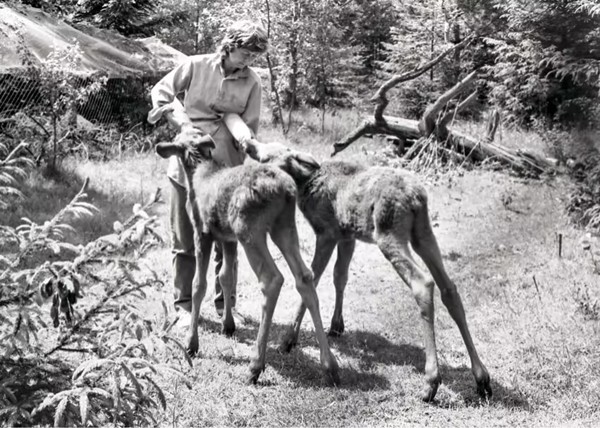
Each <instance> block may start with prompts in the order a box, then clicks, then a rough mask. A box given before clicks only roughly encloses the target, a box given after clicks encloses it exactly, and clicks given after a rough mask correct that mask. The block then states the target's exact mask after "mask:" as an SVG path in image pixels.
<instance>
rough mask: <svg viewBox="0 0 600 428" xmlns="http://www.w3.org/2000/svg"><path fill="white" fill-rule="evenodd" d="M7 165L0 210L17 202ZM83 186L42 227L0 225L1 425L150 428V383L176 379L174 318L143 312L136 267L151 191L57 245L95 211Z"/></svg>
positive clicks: (146, 271) (154, 401)
mask: <svg viewBox="0 0 600 428" xmlns="http://www.w3.org/2000/svg"><path fill="white" fill-rule="evenodd" d="M2 149H5V147H4V146H2V145H0V150H2ZM4 151H6V150H4ZM11 156H12V157H11ZM17 160H19V161H21V162H23V160H22V159H20V158H19V157H18V156H17V154H15V152H11V154H10V155H7V156H6V157H5V159H4V161H1V162H0V180H4V182H5V183H8V185H6V184H5V185H4V187H0V189H2V188H9V189H15V190H14V191H10V192H0V202H4V203H6V199H5V196H4V194H6V193H9V194H16V195H17V196H18V191H17V190H16V187H15V185H16V181H15V175H18V174H23V172H24V170H23V168H18V167H16V166H15V162H16V161H17ZM11 168H12V169H11ZM0 183H2V182H1V181H0ZM11 186H12V187H11ZM86 186H87V182H86V183H84V186H83V187H82V189H81V191H80V192H79V193H78V194H77V195H76V196H75V197H74V198H73V200H72V201H71V202H70V203H69V204H68V205H67V206H65V207H64V208H63V209H62V210H60V211H59V212H58V213H57V214H56V215H55V216H54V217H53V218H52V219H50V220H48V221H46V222H45V223H44V224H41V225H40V224H36V223H35V222H33V221H31V220H29V219H26V218H24V219H23V224H22V225H20V226H18V227H17V228H11V227H9V226H4V225H3V226H0V246H2V247H3V248H8V249H9V251H8V252H6V253H5V254H6V255H2V256H0V308H1V311H0V424H1V425H3V426H5V425H6V426H15V425H27V426H30V425H38V424H39V425H48V424H53V425H55V426H65V425H69V426H71V425H82V426H85V425H88V424H92V425H93V426H101V425H106V424H113V425H128V426H131V425H149V424H150V423H154V424H156V421H155V420H154V412H155V411H156V409H157V408H159V407H162V408H163V409H164V408H165V407H166V399H165V395H164V393H163V391H162V389H161V387H160V386H159V384H158V383H157V377H158V376H160V375H161V374H164V373H165V372H168V373H174V374H175V375H181V373H180V371H179V369H178V366H177V365H174V364H173V362H174V361H173V359H172V358H173V357H171V355H173V352H172V350H173V349H176V350H180V351H181V354H180V355H182V356H183V357H184V358H185V359H186V360H187V361H188V363H189V364H191V360H190V359H189V357H188V356H187V354H186V353H185V351H184V348H183V346H182V345H181V344H180V343H179V342H178V341H177V340H176V339H175V338H174V337H173V336H172V335H171V333H170V331H171V328H172V327H173V325H174V323H175V321H176V320H172V319H170V313H169V311H168V310H167V306H166V304H165V303H164V302H163V311H162V313H159V314H156V315H155V316H152V315H149V314H148V311H147V310H146V309H147V308H145V307H144V303H145V300H146V297H147V296H146V293H145V290H147V289H149V288H152V287H156V286H158V285H160V284H161V281H160V280H159V279H158V278H157V276H156V274H155V273H154V272H153V271H152V270H151V269H150V268H149V267H147V266H145V265H143V264H142V263H141V262H140V260H141V259H140V258H141V256H143V255H144V254H145V253H146V252H147V251H148V250H149V249H150V248H152V247H153V246H155V245H157V244H158V243H160V242H161V238H160V235H159V234H158V233H157V231H156V218H155V217H154V216H150V215H148V214H147V212H146V211H147V207H148V206H149V205H150V204H152V203H154V202H156V201H157V200H158V198H159V196H160V195H159V192H157V193H156V195H155V198H154V199H153V200H152V201H151V202H150V203H149V204H148V205H147V206H145V207H140V206H139V205H136V206H135V207H134V213H133V215H132V216H131V217H130V218H129V219H127V220H126V221H124V222H123V223H119V222H117V223H115V227H114V229H115V233H112V234H109V235H106V236H102V237H99V238H97V239H95V240H94V241H92V242H89V243H88V244H86V245H78V246H75V245H73V244H70V243H69V242H66V240H65V239H64V237H65V232H66V231H69V230H72V229H73V228H72V226H70V225H69V221H70V220H71V219H73V218H77V217H82V216H90V215H93V214H94V212H95V211H96V208H95V207H94V206H93V205H91V204H89V203H88V202H86V201H85V199H86V193H85V192H86ZM48 253H52V254H53V255H54V256H53V257H47V254H48ZM175 355H179V354H178V353H177V354H175Z"/></svg>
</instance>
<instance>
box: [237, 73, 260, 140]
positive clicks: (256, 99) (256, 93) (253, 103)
mask: <svg viewBox="0 0 600 428" xmlns="http://www.w3.org/2000/svg"><path fill="white" fill-rule="evenodd" d="M257 78H258V76H257ZM261 98H262V85H261V83H260V78H258V80H257V81H256V82H255V83H254V86H253V87H252V90H251V91H250V97H249V98H248V103H246V110H244V112H243V113H242V120H243V121H244V122H245V123H246V125H248V128H250V130H251V131H252V136H253V137H256V134H257V133H258V124H259V121H260V107H261V101H262V100H261Z"/></svg>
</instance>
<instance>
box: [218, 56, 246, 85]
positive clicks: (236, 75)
mask: <svg viewBox="0 0 600 428" xmlns="http://www.w3.org/2000/svg"><path fill="white" fill-rule="evenodd" d="M212 62H213V63H214V64H215V65H216V66H217V67H218V68H219V70H221V74H222V75H223V77H224V78H225V79H243V78H246V77H248V76H249V75H250V70H249V68H248V66H246V67H244V68H238V69H237V70H235V71H234V72H233V73H231V74H230V75H229V76H225V68H223V60H222V59H221V52H216V53H214V54H213V58H212Z"/></svg>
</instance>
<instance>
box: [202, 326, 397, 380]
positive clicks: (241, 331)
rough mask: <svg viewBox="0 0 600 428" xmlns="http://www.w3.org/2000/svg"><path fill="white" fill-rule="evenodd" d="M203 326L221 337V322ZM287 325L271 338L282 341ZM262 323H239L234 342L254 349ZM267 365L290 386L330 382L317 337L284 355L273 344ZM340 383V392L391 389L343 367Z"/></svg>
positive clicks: (362, 372)
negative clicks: (324, 371) (326, 374)
mask: <svg viewBox="0 0 600 428" xmlns="http://www.w3.org/2000/svg"><path fill="white" fill-rule="evenodd" d="M201 326H202V328H203V329H204V330H205V331H208V332H212V333H217V334H220V333H221V322H220V321H216V320H214V319H209V318H203V319H202V322H201ZM287 327H288V326H287V325H282V324H277V323H273V324H272V325H271V329H270V332H269V336H270V337H271V338H280V337H282V336H283V334H284V333H285V331H286V329H287ZM258 328H259V323H258V322H257V321H256V320H254V319H251V318H246V319H245V322H244V323H238V322H236V330H235V333H234V335H235V338H236V339H237V341H238V342H240V343H244V344H246V345H250V346H253V345H254V343H255V342H256V338H257V336H258ZM309 348H310V349H311V350H312V351H315V352H316V358H315V356H314V354H315V352H312V354H313V355H309V353H308V352H306V351H305V349H309ZM227 362H228V363H231V364H242V365H243V364H249V360H247V359H242V358H236V357H228V358H227ZM266 364H267V366H268V367H272V368H273V369H274V370H276V371H277V372H278V373H279V374H280V375H281V376H283V377H285V378H287V379H289V380H290V381H291V382H293V383H295V384H297V385H302V386H307V387H311V386H312V387H323V386H329V385H330V384H329V382H328V379H327V378H326V376H324V373H323V371H322V370H321V364H320V360H319V356H318V345H317V343H316V339H315V337H314V335H312V334H309V333H306V335H303V337H302V338H301V341H300V344H299V345H298V346H296V347H294V349H293V350H292V351H291V352H289V353H286V352H281V351H280V350H279V349H277V345H274V344H271V346H269V347H267V355H266ZM339 375H340V379H341V383H340V385H337V387H338V388H341V389H349V390H360V391H370V390H375V389H388V388H389V386H390V383H389V381H388V380H387V379H386V378H385V377H383V376H381V375H378V374H375V373H370V372H369V371H368V370H365V369H364V368H362V367H361V368H358V369H356V368H354V367H343V366H342V367H340V371H339ZM258 383H259V385H264V386H268V382H266V381H263V380H261V379H259V381H258Z"/></svg>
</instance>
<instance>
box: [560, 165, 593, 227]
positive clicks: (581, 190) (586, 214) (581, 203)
mask: <svg viewBox="0 0 600 428" xmlns="http://www.w3.org/2000/svg"><path fill="white" fill-rule="evenodd" d="M571 175H572V176H573V177H574V178H575V180H576V181H577V187H576V189H575V190H574V191H573V193H572V194H571V195H570V198H569V203H568V212H569V213H570V214H571V216H572V218H573V219H574V221H575V222H576V223H577V224H580V225H582V226H584V227H586V228H588V229H591V230H594V231H596V232H598V231H600V154H595V155H590V156H587V157H585V158H583V160H582V161H581V162H579V163H577V164H576V165H575V166H574V168H573V170H572V171H571Z"/></svg>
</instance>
